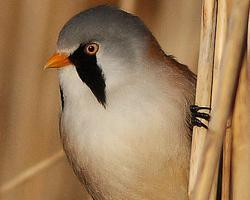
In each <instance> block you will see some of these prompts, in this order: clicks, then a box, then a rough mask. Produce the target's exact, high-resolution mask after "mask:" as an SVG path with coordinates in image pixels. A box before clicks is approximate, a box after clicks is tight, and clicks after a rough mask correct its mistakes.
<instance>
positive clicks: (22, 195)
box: [0, 0, 201, 200]
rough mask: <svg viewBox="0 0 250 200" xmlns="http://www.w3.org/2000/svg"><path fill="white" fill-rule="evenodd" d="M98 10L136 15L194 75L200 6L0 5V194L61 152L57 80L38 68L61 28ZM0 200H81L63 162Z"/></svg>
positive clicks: (57, 1)
mask: <svg viewBox="0 0 250 200" xmlns="http://www.w3.org/2000/svg"><path fill="white" fill-rule="evenodd" d="M104 3H105V4H106V3H110V4H112V5H116V6H119V7H122V8H123V9H125V10H127V11H130V12H132V13H135V14H136V15H139V16H140V17H141V19H142V20H143V21H144V22H145V23H146V25H147V26H148V27H149V28H150V29H151V31H152V32H153V34H154V35H155V37H156V38H157V39H158V41H159V43H160V44H161V46H162V48H163V49H164V50H165V51H166V52H167V53H169V54H172V55H174V56H175V57H176V58H177V59H178V60H179V61H180V62H182V63H185V64H187V65H189V66H190V68H191V69H192V70H193V71H194V72H195V71H196V64H197V57H198V48H199V31H200V13H201V1H200V0H188V1H187V0H120V1H119V0H110V1H105V0H8V1H3V0H2V1H0V8H1V14H0V27H1V28H0V97H1V98H0V155H1V156H0V187H1V185H4V184H5V183H7V182H8V181H10V180H15V178H16V177H17V176H18V175H19V174H21V173H23V172H24V171H25V170H27V169H29V168H30V167H32V166H34V165H35V164H37V163H38V162H40V161H42V160H44V159H46V158H48V157H50V156H52V155H54V154H55V153H56V152H58V151H59V150H60V149H61V148H62V147H61V144H60V140H59V133H58V113H59V109H60V101H59V90H58V80H57V75H56V72H55V71H50V70H49V71H43V65H44V64H45V63H46V60H47V58H48V57H49V56H50V55H51V54H52V53H53V51H54V49H55V43H56V40H57V34H58V32H59V30H60V29H61V27H62V25H63V24H64V23H65V22H66V20H68V19H69V18H70V17H72V16H73V15H74V14H76V13H77V12H79V11H81V10H84V9H86V8H89V7H92V6H94V5H99V4H104ZM0 198H1V199H4V200H23V199H25V200H29V199H33V200H44V199H46V200H55V199H58V200H59V199H60V200H66V199H70V200H76V199H87V197H86V194H85V192H84V191H83V190H82V189H81V186H80V184H79V183H78V181H77V179H76V177H75V176H74V174H73V172H72V170H71V168H70V167H69V165H68V163H67V161H66V159H65V158H64V159H61V160H59V161H58V162H56V163H55V164H53V165H52V166H50V167H49V168H48V169H44V170H42V171H40V172H39V173H37V174H35V175H34V176H32V177H31V178H29V179H28V180H26V181H25V182H23V183H22V184H20V185H17V186H16V187H13V188H11V189H10V190H8V191H6V192H2V194H0Z"/></svg>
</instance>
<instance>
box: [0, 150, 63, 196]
mask: <svg viewBox="0 0 250 200" xmlns="http://www.w3.org/2000/svg"><path fill="white" fill-rule="evenodd" d="M64 155H65V154H64V152H63V151H59V152H57V153H55V154H53V155H52V156H51V157H49V158H46V159H44V160H42V161H41V162H39V163H37V164H36V165H34V166H32V167H30V168H27V169H26V170H25V171H23V172H21V173H20V174H19V175H17V176H16V177H14V178H13V179H12V180H10V181H8V182H7V183H4V184H3V185H1V186H0V194H4V193H7V192H9V191H11V190H12V189H14V188H15V187H17V186H18V185H20V184H22V183H23V182H25V181H27V180H29V179H30V178H32V177H33V176H35V175H36V174H38V173H40V172H41V171H43V170H45V169H48V168H49V167H51V166H52V165H54V164H55V163H57V162H58V161H59V160H61V159H62V158H63V157H64Z"/></svg>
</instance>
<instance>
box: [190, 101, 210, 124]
mask: <svg viewBox="0 0 250 200" xmlns="http://www.w3.org/2000/svg"><path fill="white" fill-rule="evenodd" d="M199 110H211V108H209V107H200V106H197V105H191V106H190V111H191V124H192V125H193V126H198V127H204V128H206V129H207V128H208V127H207V125H206V124H204V123H202V122H201V120H199V119H198V118H201V119H205V120H207V121H209V119H210V115H209V114H207V113H203V112H198V111H199Z"/></svg>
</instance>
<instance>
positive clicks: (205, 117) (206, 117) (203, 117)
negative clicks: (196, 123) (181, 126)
mask: <svg viewBox="0 0 250 200" xmlns="http://www.w3.org/2000/svg"><path fill="white" fill-rule="evenodd" d="M192 116H193V117H199V118H202V119H205V120H207V121H209V120H210V115H209V114H207V113H200V112H196V113H192Z"/></svg>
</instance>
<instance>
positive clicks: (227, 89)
mask: <svg viewBox="0 0 250 200" xmlns="http://www.w3.org/2000/svg"><path fill="white" fill-rule="evenodd" d="M232 9H233V10H232V15H231V16H230V23H229V27H228V32H227V38H226V43H225V46H224V49H223V56H222V60H221V63H220V65H221V66H222V67H223V66H224V68H223V73H222V76H221V78H220V82H219V85H220V88H219V90H218V91H217V92H218V93H217V94H218V95H217V98H218V99H216V103H215V108H214V109H213V110H212V112H211V121H210V124H209V131H208V133H207V135H206V140H205V144H204V148H203V149H202V153H201V158H202V160H201V164H200V166H199V168H198V174H197V176H196V177H197V179H196V180H195V187H194V190H193V191H192V193H191V199H192V200H205V199H208V198H209V195H210V191H211V187H212V182H213V178H214V175H215V171H216V167H217V164H218V161H219V158H220V152H221V149H222V143H223V139H224V133H225V129H226V123H227V120H228V118H229V116H230V114H231V111H232V104H233V102H234V99H235V91H236V86H237V82H238V76H239V71H240V68H241V61H242V54H243V52H244V43H245V42H246V37H245V36H246V31H247V22H248V10H249V0H235V1H234V5H233V8H232Z"/></svg>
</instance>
